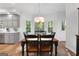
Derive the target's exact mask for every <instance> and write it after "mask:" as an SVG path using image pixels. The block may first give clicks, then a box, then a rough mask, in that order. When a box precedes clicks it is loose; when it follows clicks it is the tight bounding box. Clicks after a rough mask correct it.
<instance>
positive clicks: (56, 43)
mask: <svg viewBox="0 0 79 59" xmlns="http://www.w3.org/2000/svg"><path fill="white" fill-rule="evenodd" d="M57 46H58V42H55V56H57Z"/></svg>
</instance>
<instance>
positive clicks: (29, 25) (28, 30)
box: [26, 20, 31, 32]
mask: <svg viewBox="0 0 79 59" xmlns="http://www.w3.org/2000/svg"><path fill="white" fill-rule="evenodd" d="M26 32H31V22H30V21H29V20H26Z"/></svg>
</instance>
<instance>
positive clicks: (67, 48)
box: [66, 47, 76, 56]
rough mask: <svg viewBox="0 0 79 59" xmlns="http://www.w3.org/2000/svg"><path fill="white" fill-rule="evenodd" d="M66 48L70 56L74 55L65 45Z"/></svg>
mask: <svg viewBox="0 0 79 59" xmlns="http://www.w3.org/2000/svg"><path fill="white" fill-rule="evenodd" d="M66 49H67V51H68V52H69V53H70V55H71V56H76V54H75V53H74V52H73V51H71V50H70V49H68V48H67V47H66Z"/></svg>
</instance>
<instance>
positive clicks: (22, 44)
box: [21, 42, 24, 56]
mask: <svg viewBox="0 0 79 59" xmlns="http://www.w3.org/2000/svg"><path fill="white" fill-rule="evenodd" d="M21 46H22V56H24V43H23V42H21Z"/></svg>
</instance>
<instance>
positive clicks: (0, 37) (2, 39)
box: [0, 33, 5, 43]
mask: <svg viewBox="0 0 79 59" xmlns="http://www.w3.org/2000/svg"><path fill="white" fill-rule="evenodd" d="M4 42H5V39H4V33H0V43H4Z"/></svg>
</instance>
